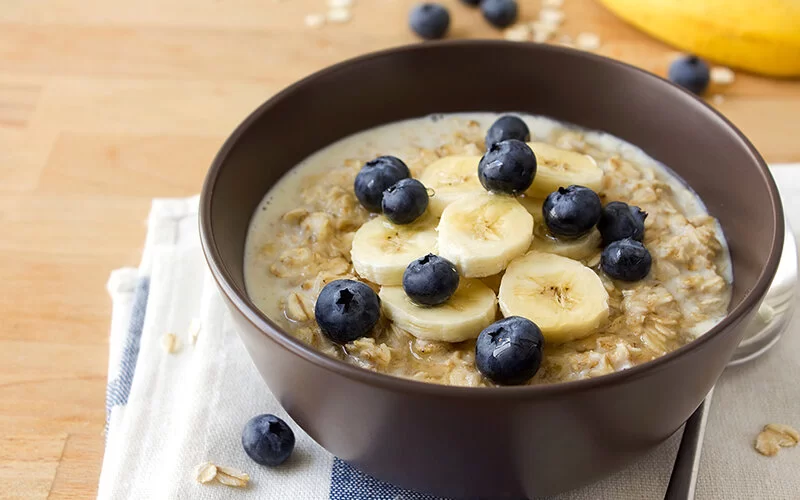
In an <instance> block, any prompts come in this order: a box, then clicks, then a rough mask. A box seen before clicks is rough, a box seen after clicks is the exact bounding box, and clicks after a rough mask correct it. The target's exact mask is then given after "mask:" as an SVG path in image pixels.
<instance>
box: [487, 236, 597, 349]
mask: <svg viewBox="0 0 800 500" xmlns="http://www.w3.org/2000/svg"><path fill="white" fill-rule="evenodd" d="M499 299H500V310H501V311H502V312H503V315H504V316H523V317H526V318H528V319H530V320H531V321H533V322H534V323H536V324H537V325H539V328H541V329H542V334H544V338H545V340H546V341H547V342H549V343H552V344H561V343H564V342H568V341H570V340H577V339H581V338H584V337H586V336H588V335H591V334H592V333H593V332H594V331H595V330H596V329H597V328H598V327H599V326H601V325H602V324H603V323H604V322H605V321H606V320H607V319H608V292H606V289H605V287H604V286H603V283H602V282H601V281H600V277H599V276H597V275H596V274H595V273H594V272H593V271H592V270H591V269H589V268H588V267H586V266H584V265H583V264H581V263H580V262H578V261H575V260H572V259H568V258H566V257H561V256H560V255H555V254H549V253H541V252H530V253H528V254H526V255H524V256H522V257H519V258H517V259H514V260H513V261H512V262H511V264H509V266H508V269H506V273H505V274H504V275H503V281H502V282H501V283H500V294H499Z"/></svg>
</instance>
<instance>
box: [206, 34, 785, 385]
mask: <svg viewBox="0 0 800 500" xmlns="http://www.w3.org/2000/svg"><path fill="white" fill-rule="evenodd" d="M487 46H490V47H494V48H496V49H497V50H502V49H503V48H507V47H517V48H519V47H526V46H527V47H526V48H530V49H533V50H540V51H544V52H555V53H560V54H568V55H569V56H570V57H576V58H578V59H585V60H588V61H593V62H595V63H601V64H607V65H612V66H616V67H618V68H620V70H623V71H634V72H638V73H641V74H642V75H644V76H645V77H646V78H650V79H653V80H656V81H660V83H658V85H663V84H667V85H670V86H672V87H674V88H677V89H679V90H681V91H682V92H684V93H685V94H688V95H689V96H690V97H691V98H692V99H694V101H695V103H696V105H698V106H701V107H702V108H704V110H705V111H706V112H710V113H711V114H712V115H713V116H715V117H716V118H717V119H718V120H720V122H721V123H722V126H723V127H726V128H727V129H728V130H729V131H730V132H732V133H733V134H734V135H735V136H736V137H737V138H738V139H739V140H740V141H741V142H742V143H743V144H744V146H745V147H746V149H747V151H748V152H749V153H750V155H751V156H752V159H753V161H754V162H755V164H756V166H757V167H758V169H759V170H760V173H761V176H762V177H763V178H764V180H765V182H766V184H767V186H768V190H769V194H770V202H771V205H772V217H773V223H774V225H775V235H774V237H773V239H772V246H771V248H770V254H769V257H768V258H767V263H766V265H765V266H764V268H763V269H762V270H761V273H760V274H759V276H758V279H757V280H756V283H755V285H754V286H753V287H752V288H751V289H750V290H749V292H748V293H747V295H746V296H745V297H744V298H743V299H742V302H741V303H740V304H739V305H737V306H736V307H735V308H734V309H733V310H731V311H729V312H728V314H727V315H726V316H725V317H724V318H723V319H722V321H720V322H719V323H717V324H716V325H715V326H714V327H713V328H711V329H710V330H708V331H707V332H706V333H704V334H703V335H701V336H700V337H698V338H696V339H695V340H693V341H691V342H689V343H688V344H686V345H684V346H681V347H680V348H678V349H676V350H674V351H671V352H668V353H666V354H664V355H663V356H661V357H659V358H657V359H654V360H652V361H648V362H646V363H642V364H640V365H636V366H633V367H631V368H628V369H626V370H622V371H618V372H614V373H610V374H607V375H603V376H600V377H596V378H589V379H582V380H575V381H568V382H559V383H554V384H541V385H524V386H510V387H509V386H500V387H464V386H452V385H444V384H435V383H430V382H422V381H417V380H413V379H407V378H402V377H398V376H394V375H388V374H383V373H378V372H374V371H372V370H367V369H366V368H361V367H358V366H355V365H352V364H349V363H347V362H345V361H342V360H339V359H335V358H332V357H329V356H327V355H325V354H323V353H322V352H320V351H317V350H315V349H314V348H312V347H310V346H308V345H306V344H304V343H303V342H302V341H300V340H298V339H296V338H295V337H293V336H292V335H291V334H289V333H288V332H286V331H285V330H284V329H283V328H281V327H280V326H279V325H278V324H276V323H275V322H274V321H272V320H271V319H270V318H268V317H267V316H266V314H264V313H262V312H261V311H260V310H259V309H258V308H257V307H255V306H254V305H253V306H251V305H250V303H249V298H247V292H246V290H241V289H239V287H237V286H235V285H234V282H233V279H232V277H231V273H230V272H229V271H228V269H227V267H226V266H225V264H224V262H223V261H222V258H221V256H220V253H219V250H218V248H217V245H216V240H215V236H214V229H213V227H212V224H211V209H212V204H213V201H214V187H215V184H216V181H217V178H218V177H219V173H220V171H221V170H222V167H223V165H224V164H225V162H226V159H227V157H228V155H229V154H230V152H231V150H232V149H233V148H234V147H235V145H236V143H237V142H238V141H239V139H240V137H241V136H242V135H243V134H244V133H245V131H246V130H248V129H249V128H250V125H251V124H252V123H253V122H255V121H257V120H258V119H259V118H261V116H262V115H264V114H266V113H268V112H270V110H271V109H272V108H273V107H275V105H276V104H277V103H278V102H280V101H282V100H283V99H286V98H287V97H289V96H291V95H292V94H293V93H294V92H296V91H297V90H298V89H300V88H302V87H305V86H307V85H309V84H313V83H314V82H315V80H317V79H319V78H321V77H324V76H327V75H330V74H333V73H336V72H339V71H344V70H348V69H350V68H351V67H352V66H355V65H357V64H360V63H362V62H364V61H368V60H371V59H374V58H387V57H393V56H396V55H399V54H410V53H414V52H417V51H426V50H429V49H440V48H442V47H444V48H447V47H460V48H467V49H468V48H469V47H487ZM265 194H266V193H265ZM198 225H199V230H200V242H201V247H202V250H203V254H204V256H205V259H206V262H207V263H208V266H209V269H210V270H211V274H212V275H213V277H214V280H215V281H216V282H217V284H218V286H219V287H220V290H221V291H222V292H223V293H224V294H225V296H226V298H227V299H228V300H229V301H230V302H231V303H232V304H233V306H234V307H236V309H238V311H239V312H240V313H241V314H242V316H244V318H245V319H246V320H247V321H249V322H250V323H251V324H252V325H253V326H254V327H255V328H256V329H258V330H259V331H260V332H261V334H262V335H264V336H265V337H268V338H269V339H270V340H272V341H273V342H275V343H276V344H277V345H278V346H280V347H281V348H283V349H285V350H288V351H290V352H292V353H293V354H295V355H297V356H300V357H301V358H303V359H305V360H306V361H308V362H311V363H313V364H315V365H317V366H320V367H321V368H324V369H326V370H331V371H333V372H336V373H337V374H339V375H342V376H344V377H346V378H349V379H352V380H355V381H358V382H361V383H365V384H368V385H372V386H378V387H380V388H382V389H388V390H391V391H397V392H404V393H417V394H424V395H428V396H437V397H458V398H462V397H467V398H472V399H515V398H524V399H532V398H545V397H550V396H553V395H560V396H566V395H568V394H574V393H582V392H585V391H591V390H595V389H597V388H600V387H606V386H612V385H616V384H619V383H622V382H625V381H632V380H634V379H638V378H643V377H646V376H649V375H651V374H653V373H655V372H657V371H660V370H664V369H666V368H667V367H668V365H670V364H671V363H672V362H673V361H674V360H676V359H678V358H680V357H683V356H685V355H687V354H688V353H690V352H692V351H695V350H697V349H700V348H701V347H702V346H703V345H705V344H706V343H708V342H710V341H711V340H712V339H713V338H715V337H716V336H718V335H720V334H722V333H723V331H725V330H726V329H728V328H729V327H730V326H731V325H732V324H733V323H735V322H736V321H738V320H739V319H740V318H741V317H742V316H743V315H745V313H746V312H748V311H750V310H751V309H753V308H754V307H755V306H756V305H757V304H758V302H759V301H760V300H761V299H762V298H763V297H764V295H765V294H766V292H767V288H768V287H769V284H770V283H771V281H772V278H773V276H774V275H775V271H776V269H777V266H778V262H779V259H780V254H781V249H782V248H783V239H784V216H783V208H782V204H781V201H780V195H779V192H778V188H777V185H776V184H775V180H774V179H773V177H772V175H771V173H770V172H769V169H768V167H767V164H766V162H765V161H764V159H763V158H762V157H761V155H760V154H759V153H758V151H757V150H756V149H755V147H754V146H753V144H752V143H751V142H750V141H749V140H748V139H747V137H745V136H744V134H743V133H742V132H741V131H740V130H739V129H738V128H736V126H734V125H733V124H732V123H731V122H730V121H729V120H728V119H727V118H725V116H723V115H722V114H720V113H719V112H718V111H716V110H715V109H714V108H713V107H711V106H709V105H708V104H707V103H706V102H705V101H703V100H702V99H700V98H699V97H697V96H695V95H694V94H691V93H690V92H688V91H686V90H684V89H682V88H681V87H678V86H677V85H675V84H673V83H672V82H670V81H668V80H666V79H664V78H662V77H660V76H658V75H656V74H654V73H651V72H648V71H645V70H643V69H640V68H638V67H636V66H633V65H630V64H627V63H624V62H622V61H618V60H616V59H611V58H608V57H604V56H600V55H597V54H592V53H589V52H585V51H579V50H576V49H571V48H567V47H559V46H552V45H543V44H533V43H524V42H522V43H521V42H512V41H505V40H446V41H437V42H425V43H418V44H411V45H402V46H398V47H393V48H389V49H384V50H379V51H376V52H369V53H366V54H363V55H360V56H357V57H353V58H349V59H346V60H344V61H341V62H338V63H336V64H333V65H331V66H328V67H326V68H323V69H321V70H319V71H316V72H314V73H311V74H310V75H308V76H306V77H304V78H302V79H300V80H298V81H296V82H295V83H293V84H291V85H289V86H288V87H286V88H285V89H283V90H281V91H279V92H278V93H276V94H275V95H273V96H272V97H270V98H269V99H268V100H267V101H265V102H264V103H262V104H261V105H260V106H259V107H258V108H256V109H255V110H254V111H253V112H252V113H251V114H250V115H249V116H247V118H245V119H244V121H242V122H241V124H239V126H238V127H236V129H235V130H234V131H233V132H232V133H231V135H230V136H229V137H228V139H226V140H225V142H224V143H223V145H222V147H221V148H220V150H219V152H218V153H217V155H216V156H215V158H214V160H213V162H212V164H211V167H210V168H209V170H208V173H207V175H206V178H205V181H204V183H203V187H202V191H201V194H200V202H199V217H198Z"/></svg>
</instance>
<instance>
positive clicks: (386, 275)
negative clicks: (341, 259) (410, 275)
mask: <svg viewBox="0 0 800 500" xmlns="http://www.w3.org/2000/svg"><path fill="white" fill-rule="evenodd" d="M436 221H437V218H436V217H434V216H433V215H431V214H424V215H423V216H422V217H420V218H419V219H417V220H416V221H414V222H413V223H411V224H405V225H396V224H392V223H391V222H389V220H388V219H387V218H386V217H384V216H382V215H381V216H380V217H375V218H374V219H372V220H371V221H369V222H367V223H366V224H364V225H363V226H361V227H360V228H359V229H358V231H356V234H355V236H354V237H353V246H352V247H351V250H350V256H351V258H352V260H353V268H354V269H355V270H356V273H358V275H359V276H361V277H362V278H364V279H365V280H368V281H371V282H373V283H377V284H379V285H399V284H401V283H402V282H403V272H405V270H406V267H407V266H408V264H409V263H410V262H411V261H412V260H414V259H418V258H419V257H422V256H423V255H426V254H428V253H432V252H433V253H435V252H436V241H437V234H436Z"/></svg>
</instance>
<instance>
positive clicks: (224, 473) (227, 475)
mask: <svg viewBox="0 0 800 500" xmlns="http://www.w3.org/2000/svg"><path fill="white" fill-rule="evenodd" d="M216 479H217V481H219V482H220V483H222V484H224V485H225V486H234V487H236V488H244V487H245V486H247V482H248V481H250V475H249V474H247V473H246V472H242V471H238V470H236V469H232V468H230V467H223V466H221V465H218V466H217V476H216Z"/></svg>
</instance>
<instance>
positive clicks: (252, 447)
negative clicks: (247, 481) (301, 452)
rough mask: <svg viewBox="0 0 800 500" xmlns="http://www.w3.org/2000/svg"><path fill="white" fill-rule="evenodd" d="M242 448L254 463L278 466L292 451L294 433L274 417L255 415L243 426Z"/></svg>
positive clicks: (267, 414)
mask: <svg viewBox="0 0 800 500" xmlns="http://www.w3.org/2000/svg"><path fill="white" fill-rule="evenodd" d="M242 446H243V447H244V451H245V452H246V453H247V455H248V456H249V457H250V458H252V459H253V461H254V462H257V463H259V464H261V465H269V466H275V465H280V464H282V463H283V462H285V461H286V459H287V458H289V455H291V454H292V450H294V432H292V429H291V428H289V426H288V425H286V422H284V421H283V420H281V419H280V418H278V417H276V416H275V415H270V414H269V413H266V414H264V415H257V416H255V417H253V418H251V419H250V420H249V421H248V422H247V424H245V426H244V430H243V431H242Z"/></svg>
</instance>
